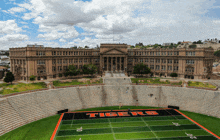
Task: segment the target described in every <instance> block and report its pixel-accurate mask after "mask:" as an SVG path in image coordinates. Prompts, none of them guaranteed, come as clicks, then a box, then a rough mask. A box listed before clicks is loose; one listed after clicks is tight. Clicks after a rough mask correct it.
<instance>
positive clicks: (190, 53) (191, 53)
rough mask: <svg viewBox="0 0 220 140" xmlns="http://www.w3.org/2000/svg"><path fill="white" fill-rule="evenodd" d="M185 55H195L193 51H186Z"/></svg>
mask: <svg viewBox="0 0 220 140" xmlns="http://www.w3.org/2000/svg"><path fill="white" fill-rule="evenodd" d="M186 56H195V52H186Z"/></svg>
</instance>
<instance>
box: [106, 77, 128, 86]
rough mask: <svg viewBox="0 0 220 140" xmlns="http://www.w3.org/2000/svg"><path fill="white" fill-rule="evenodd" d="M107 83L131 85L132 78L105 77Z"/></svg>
mask: <svg viewBox="0 0 220 140" xmlns="http://www.w3.org/2000/svg"><path fill="white" fill-rule="evenodd" d="M104 83H105V85H117V86H119V85H130V84H131V80H130V78H104Z"/></svg>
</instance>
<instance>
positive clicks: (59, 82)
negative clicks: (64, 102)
mask: <svg viewBox="0 0 220 140" xmlns="http://www.w3.org/2000/svg"><path fill="white" fill-rule="evenodd" d="M90 80H92V79H89V80H88V81H86V82H79V81H78V80H72V82H61V81H59V80H57V81H53V85H54V86H55V87H61V86H70V85H85V84H100V83H103V80H102V78H100V79H99V80H96V81H94V82H90Z"/></svg>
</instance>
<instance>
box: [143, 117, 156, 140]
mask: <svg viewBox="0 0 220 140" xmlns="http://www.w3.org/2000/svg"><path fill="white" fill-rule="evenodd" d="M141 119H142V121H143V122H144V124H145V125H146V126H147V127H148V128H149V129H150V131H151V132H152V133H153V134H154V136H155V137H156V138H157V139H159V138H158V137H157V135H156V134H155V133H154V132H153V131H152V129H151V128H150V127H149V125H148V124H147V123H146V122H145V121H144V119H143V118H142V117H141ZM159 140H160V139H159Z"/></svg>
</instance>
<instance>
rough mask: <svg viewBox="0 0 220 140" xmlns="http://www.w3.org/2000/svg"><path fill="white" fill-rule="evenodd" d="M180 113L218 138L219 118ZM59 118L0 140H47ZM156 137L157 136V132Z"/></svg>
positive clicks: (17, 131)
mask: <svg viewBox="0 0 220 140" xmlns="http://www.w3.org/2000/svg"><path fill="white" fill-rule="evenodd" d="M128 108H130V109H155V108H157V107H147V106H137V107H136V106H123V107H122V108H121V109H122V110H124V109H128ZM111 109H113V110H116V109H117V110H119V109H118V106H112V107H99V108H90V109H84V110H78V111H92V110H111ZM180 111H181V112H182V113H184V114H185V115H187V116H188V117H190V118H191V119H193V120H195V121H196V122H198V123H199V124H201V125H202V126H204V127H206V128H207V129H209V130H210V131H212V132H213V133H215V134H216V135H218V136H220V119H219V118H215V117H210V116H207V115H202V114H198V113H192V112H188V111H182V110H180ZM59 117H60V115H54V116H51V117H48V118H44V119H41V120H38V121H35V122H32V123H29V124H27V125H24V126H22V127H20V128H17V129H15V130H13V131H11V132H9V133H7V134H5V135H3V136H0V139H1V140H49V139H50V137H51V136H52V133H53V131H54V129H55V127H56V124H57V122H58V120H59ZM91 127H92V126H91ZM143 133H148V132H143ZM143 135H145V134H143ZM157 135H159V132H158V134H157ZM161 135H163V134H161ZM167 135H168V134H167ZM91 136H92V135H91ZM100 136H104V137H105V139H107V138H108V136H109V137H110V136H111V135H100ZM123 138H124V137H123ZM65 139H68V137H66V138H65ZM95 139H96V138H95Z"/></svg>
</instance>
